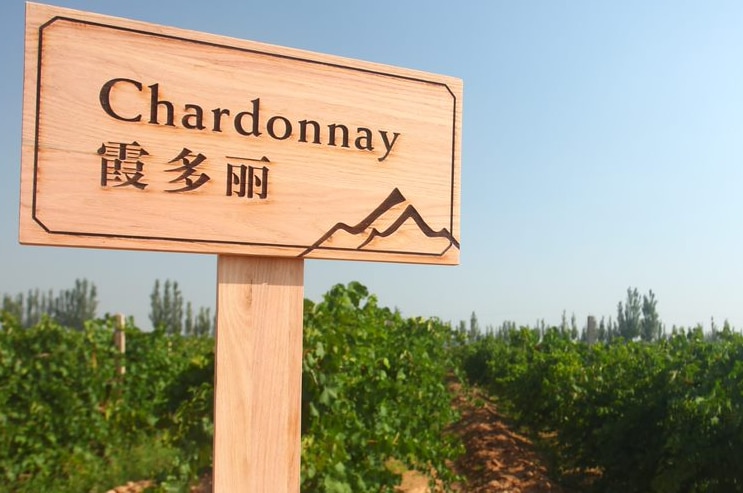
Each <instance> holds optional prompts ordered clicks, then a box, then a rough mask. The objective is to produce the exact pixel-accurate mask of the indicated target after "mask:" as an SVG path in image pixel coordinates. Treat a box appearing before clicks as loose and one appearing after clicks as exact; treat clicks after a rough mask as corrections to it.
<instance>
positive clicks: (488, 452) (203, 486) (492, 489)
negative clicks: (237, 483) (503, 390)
mask: <svg viewBox="0 0 743 493" xmlns="http://www.w3.org/2000/svg"><path fill="white" fill-rule="evenodd" d="M451 389H452V393H453V395H454V405H455V406H456V407H457V408H458V409H459V412H460V413H461V417H462V419H461V420H460V422H459V423H457V424H456V425H455V426H454V427H453V429H452V431H453V432H454V433H457V434H458V435H459V436H461V437H462V440H463V442H464V444H465V447H466V450H467V452H466V453H465V454H464V455H463V456H462V457H461V458H460V459H459V460H458V461H457V462H456V463H455V464H453V465H452V468H453V469H454V471H455V472H456V473H457V474H459V475H461V476H463V477H464V478H466V479H465V481H463V482H462V483H461V484H457V485H454V489H455V491H458V492H461V493H499V492H502V493H568V490H566V489H563V488H561V487H560V486H559V485H558V484H557V483H556V482H554V481H553V480H552V479H550V477H549V476H548V471H547V468H546V466H545V465H544V461H543V460H541V458H540V456H539V454H538V453H537V451H536V450H535V447H534V445H533V444H532V442H531V441H530V440H529V439H527V438H525V437H524V436H522V435H520V434H518V433H517V432H515V431H514V430H513V429H512V427H511V426H509V424H508V421H507V420H506V419H505V418H504V417H503V416H502V415H501V414H499V413H498V410H497V408H496V405H495V403H493V402H492V401H490V400H489V399H487V397H484V396H482V395H481V394H479V393H477V392H476V391H468V390H463V389H462V387H461V385H460V384H459V383H452V384H451ZM149 486H152V482H151V481H140V482H137V483H128V484H127V485H123V486H119V487H117V488H114V489H111V490H109V491H108V492H107V493H141V492H143V491H144V490H145V489H146V488H147V487H149ZM396 490H397V492H398V493H437V491H439V488H435V490H436V491H432V489H431V488H430V487H429V478H428V477H426V476H424V475H422V474H420V473H418V472H416V471H408V472H406V473H404V474H403V475H402V480H401V484H400V486H398V487H397V488H396ZM211 491H212V487H211V478H210V477H205V478H203V479H202V481H201V482H200V483H199V484H198V485H196V486H194V487H192V488H191V492H190V493H211Z"/></svg>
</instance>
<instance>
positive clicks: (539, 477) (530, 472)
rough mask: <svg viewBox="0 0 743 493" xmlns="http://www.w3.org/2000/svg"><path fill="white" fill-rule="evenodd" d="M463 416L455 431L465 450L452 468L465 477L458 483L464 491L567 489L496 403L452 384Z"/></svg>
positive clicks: (559, 492)
mask: <svg viewBox="0 0 743 493" xmlns="http://www.w3.org/2000/svg"><path fill="white" fill-rule="evenodd" d="M451 387H452V391H453V394H454V396H455V401H454V403H455V406H456V407H457V408H458V409H459V412H460V413H461V416H462V419H461V420H460V422H459V423H457V424H456V425H455V427H454V430H453V431H454V432H455V433H457V434H458V435H459V436H461V437H462V440H463V441H464V444H465V447H466V449H467V452H466V453H465V454H464V455H463V456H462V457H461V458H460V459H459V460H458V461H457V463H456V464H455V466H454V470H455V471H456V472H457V473H458V474H460V475H463V476H464V477H465V478H466V482H465V483H464V484H462V485H458V488H459V491H461V492H466V493H485V492H488V493H490V492H504V493H505V492H508V493H547V492H549V493H567V490H565V489H563V488H561V487H560V486H559V485H558V484H557V483H556V482H555V481H553V480H552V479H551V478H550V477H549V475H548V471H547V467H546V466H545V463H544V461H543V460H542V458H540V456H539V454H538V453H537V451H536V450H535V447H534V444H533V443H532V442H531V441H530V440H529V439H528V438H525V437H524V436H522V435H520V434H518V433H517V432H515V431H514V430H513V429H512V427H511V426H509V424H508V422H507V420H506V419H504V417H503V416H502V415H501V414H499V413H498V410H497V408H496V406H495V404H494V403H493V402H492V401H490V400H489V399H487V398H486V397H484V396H482V395H481V394H479V393H478V392H476V391H463V390H462V388H461V385H460V384H458V383H454V384H451Z"/></svg>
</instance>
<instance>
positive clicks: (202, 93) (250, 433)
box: [19, 3, 462, 493]
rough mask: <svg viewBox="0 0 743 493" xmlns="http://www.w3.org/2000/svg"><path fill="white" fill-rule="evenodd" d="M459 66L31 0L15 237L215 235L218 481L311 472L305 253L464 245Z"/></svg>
mask: <svg viewBox="0 0 743 493" xmlns="http://www.w3.org/2000/svg"><path fill="white" fill-rule="evenodd" d="M461 109H462V82H461V80H459V79H455V78H452V77H447V76H441V75H435V74H429V73H425V72H419V71H413V70H408V69H401V68H397V67H390V66H386V65H380V64H375V63H370V62H363V61H358V60H351V59H346V58H340V57H334V56H330V55H322V54H317V53H310V52H306V51H300V50H294V49H290V48H282V47H276V46H271V45H266V44H260V43H255V42H251V41H244V40H238V39H233V38H226V37H221V36H214V35H209V34H204V33H198V32H193V31H185V30H181V29H176V28H170V27H164V26H157V25H152V24H148V23H143V22H137V21H131V20H125V19H119V18H113V17H108V16H102V15H97V14H91V13H86V12H79V11H74V10H69V9H62V8H57V7H50V6H45V5H39V4H33V3H29V4H27V12H26V50H25V74H24V112H23V142H22V166H21V204H20V229H19V239H20V241H21V243H24V244H33V245H56V246H69V247H86V248H110V249H133V250H154V251H170V252H190V253H206V254H216V255H218V268H217V285H218V290H217V291H218V292H217V342H216V370H215V442H214V472H215V477H214V480H215V491H217V492H220V493H221V492H233V491H250V492H253V491H257V492H263V491H270V492H272V493H274V492H277V493H282V492H287V493H289V492H297V491H298V490H299V461H300V404H301V402H300V399H301V367H302V365H301V363H302V361H301V358H302V307H303V266H304V260H305V259H338V260H368V261H380V262H408V263H424V264H441V265H456V264H458V263H459V248H460V244H459V234H460V225H459V213H460V192H459V190H460V177H459V175H460V159H461V158H460V147H461V143H460V133H461V130H460V129H461V114H462V111H461Z"/></svg>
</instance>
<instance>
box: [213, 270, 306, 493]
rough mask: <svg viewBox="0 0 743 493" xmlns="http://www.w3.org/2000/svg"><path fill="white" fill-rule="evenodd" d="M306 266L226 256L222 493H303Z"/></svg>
mask: <svg viewBox="0 0 743 493" xmlns="http://www.w3.org/2000/svg"><path fill="white" fill-rule="evenodd" d="M303 264H304V262H303V261H302V260H299V259H256V258H250V257H238V256H222V255H220V256H219V260H218V265H217V270H218V300H217V349H216V365H215V366H216V370H215V373H216V375H215V405H214V408H215V411H214V413H215V416H214V418H215V433H214V491H215V493H240V492H246V493H299V466H300V455H301V442H300V426H301V417H300V416H301V392H302V307H303V275H304V273H303V272H304V271H303Z"/></svg>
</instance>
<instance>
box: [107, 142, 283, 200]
mask: <svg viewBox="0 0 743 493" xmlns="http://www.w3.org/2000/svg"><path fill="white" fill-rule="evenodd" d="M97 153H98V154H99V155H100V156H101V186H102V187H114V188H120V187H133V188H136V189H138V190H144V189H145V188H146V187H147V186H148V185H149V183H148V181H147V178H148V176H151V173H152V169H153V167H154V166H155V164H156V163H151V162H145V160H146V159H148V157H149V156H150V154H149V153H148V152H147V150H146V149H145V148H144V147H142V145H141V144H139V143H138V142H137V141H133V142H103V143H102V144H101V147H100V148H99V149H98V151H97ZM225 159H226V161H225V163H224V164H225V173H224V178H225V188H224V190H225V195H226V196H228V197H232V196H235V197H244V198H247V199H258V200H264V199H266V198H268V174H269V171H270V170H269V167H268V165H269V164H270V163H271V161H270V160H269V159H268V158H267V157H266V156H263V157H261V158H260V159H253V158H246V157H235V156H227V157H226V158H225ZM206 161H207V156H205V155H204V154H202V153H201V152H194V151H192V150H191V149H189V148H187V147H184V148H182V149H181V150H180V151H179V152H178V153H177V154H176V155H175V156H174V157H173V158H172V159H171V160H169V161H167V162H166V163H163V164H164V166H170V167H168V168H165V169H162V171H163V172H164V173H178V175H177V176H176V177H175V178H173V179H171V180H168V183H169V184H172V186H173V188H168V189H166V190H164V191H165V192H168V193H185V192H192V191H194V190H197V189H199V188H201V187H202V186H205V185H207V184H208V183H209V182H211V181H212V178H211V177H210V176H209V175H208V174H207V173H206V172H204V171H203V170H202V169H201V168H199V166H201V165H204V164H205V163H206ZM251 162H252V163H256V164H249V163H251ZM145 166H147V169H145ZM155 169H156V172H159V171H160V170H158V169H157V168H155ZM148 173H150V175H148Z"/></svg>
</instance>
